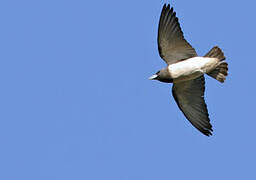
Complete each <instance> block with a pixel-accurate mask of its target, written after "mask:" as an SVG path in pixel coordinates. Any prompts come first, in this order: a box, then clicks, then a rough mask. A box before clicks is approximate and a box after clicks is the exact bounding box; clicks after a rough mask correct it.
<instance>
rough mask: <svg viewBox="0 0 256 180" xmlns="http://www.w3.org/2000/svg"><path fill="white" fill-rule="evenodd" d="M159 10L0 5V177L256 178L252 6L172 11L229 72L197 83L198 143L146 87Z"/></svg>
mask: <svg viewBox="0 0 256 180" xmlns="http://www.w3.org/2000/svg"><path fill="white" fill-rule="evenodd" d="M165 2H167V1H162V0H152V1H146V0H141V1H135V0H130V1H118V0H108V1H101V0H99V1H82V0H80V1H78V0H74V1H65V0H63V1H49V0H45V1H32V0H31V1H28V0H24V1H15V0H11V1H1V2H0V23H1V28H0V49H1V51H0V52H1V53H0V59H1V61H0V82H1V88H0V109H1V110H0V111H1V113H0V144H1V148H0V171H1V173H0V179H5V180H9V179H10V180H16V179H17V180H21V179H24V180H30V179H31V180H34V179H37V180H45V179H48V180H51V179H54V180H55V179H61V180H66V179H67V180H68V179H76V180H80V179H81V180H84V179H86V180H142V179H147V180H156V179H158V180H160V179H161V180H167V179H168V180H169V179H208V180H211V179H214V180H215V179H233V180H236V179H239V180H240V179H255V178H256V174H255V166H256V163H255V162H256V156H255V152H256V141H255V132H254V131H255V126H256V121H255V115H254V112H255V91H256V85H255V83H254V82H255V66H256V60H255V56H254V52H255V31H256V25H255V15H256V14H255V8H254V7H255V5H256V3H255V2H253V1H249V0H244V1H232V3H230V1H222V0H215V1H214V2H210V1H205V0H197V1H187V0H179V1H178V0H175V1H171V2H170V3H171V5H172V6H174V8H175V11H177V16H178V17H179V19H180V23H181V27H182V29H183V32H184V35H185V37H186V39H187V40H188V41H189V42H190V43H191V44H192V45H193V47H194V48H195V49H196V50H197V52H198V54H199V55H204V54H205V53H206V52H207V51H208V50H210V49H211V48H212V47H213V46H214V45H218V46H219V47H221V48H222V49H223V51H224V53H225V55H226V57H227V62H228V63H229V69H230V70H229V76H228V78H227V81H226V82H225V83H224V84H220V83H218V82H217V81H216V80H213V79H210V78H209V77H206V80H207V81H206V102H207V104H208V109H209V113H210V118H211V122H212V125H213V129H214V134H213V136H211V137H206V136H204V135H202V134H201V133H199V132H198V131H197V130H196V129H194V128H193V127H192V126H191V125H190V123H189V122H188V121H187V120H186V119H185V117H184V116H183V114H182V113H181V112H180V111H179V109H178V107H177V105H176V103H175V101H174V99H173V97H172V95H171V85H170V84H164V83H160V82H156V81H149V80H148V77H149V76H150V75H152V74H153V73H155V72H156V71H158V70H159V69H161V68H162V67H164V66H165V64H164V62H163V61H162V60H161V59H160V57H159V55H158V51H157V42H156V40H157V39H156V35H157V25H158V20H159V16H160V12H161V9H162V6H163V4H164V3H165Z"/></svg>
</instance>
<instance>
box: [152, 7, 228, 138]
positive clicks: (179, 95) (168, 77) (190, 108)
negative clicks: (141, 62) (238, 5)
mask: <svg viewBox="0 0 256 180" xmlns="http://www.w3.org/2000/svg"><path fill="white" fill-rule="evenodd" d="M157 43H158V52H159V55H160V57H161V58H162V59H163V60H164V61H165V62H166V64H167V66H166V67H165V68H163V69H161V70H160V71H158V72H157V73H155V74H154V75H152V76H151V77H150V78H149V79H150V80H158V81H160V82H164V83H173V86H172V95H173V97H174V100H175V101H176V103H177V105H178V107H179V109H180V110H181V111H182V113H183V114H184V116H185V117H186V118H187V119H188V120H189V122H190V123H191V124H192V125H193V126H194V127H195V128H196V129H197V130H199V131H200V132H201V133H203V134H204V135H206V136H210V135H212V132H213V129H212V125H211V123H210V118H209V113H208V109H207V105H206V103H205V99H204V93H205V77H204V75H205V74H206V75H208V76H210V77H212V78H214V79H216V80H217V81H219V82H221V83H223V82H224V81H225V80H226V76H227V75H228V63H227V62H226V61H225V59H226V57H225V56H224V53H223V52H222V50H221V49H220V48H219V47H218V46H214V47H213V48H212V49H211V50H210V51H209V52H208V53H206V54H205V55H204V56H198V55H197V53H196V51H195V49H194V48H193V47H192V46H191V45H190V44H189V43H188V42H187V41H186V39H185V38H184V35H183V32H182V30H181V27H180V23H179V19H178V18H177V17H176V12H175V11H174V10H173V7H172V8H170V4H168V5H166V4H164V5H163V8H162V12H161V15H160V20H159V25H158V37H157Z"/></svg>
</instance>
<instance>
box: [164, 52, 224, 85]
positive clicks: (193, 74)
mask: <svg viewBox="0 0 256 180" xmlns="http://www.w3.org/2000/svg"><path fill="white" fill-rule="evenodd" d="M218 63H219V60H218V59H217V58H209V57H199V56H197V57H192V58H189V59H187V60H184V61H180V62H178V63H175V64H170V65H168V66H167V67H166V68H167V69H168V71H169V73H170V76H171V77H172V79H173V83H178V82H182V81H188V80H192V79H196V78H198V77H199V76H201V75H203V74H205V73H208V72H210V71H212V70H213V69H215V68H216V67H217V66H218Z"/></svg>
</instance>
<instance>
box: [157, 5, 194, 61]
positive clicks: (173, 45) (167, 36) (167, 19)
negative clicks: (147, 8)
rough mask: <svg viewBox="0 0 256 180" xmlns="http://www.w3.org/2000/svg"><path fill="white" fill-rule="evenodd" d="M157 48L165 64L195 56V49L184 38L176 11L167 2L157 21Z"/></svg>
mask: <svg viewBox="0 0 256 180" xmlns="http://www.w3.org/2000/svg"><path fill="white" fill-rule="evenodd" d="M158 50H159V54H160V56H161V58H163V59H164V61H165V62H166V63H167V64H173V63H176V62H178V61H180V60H184V59H188V58H191V57H194V56H197V54H196V51H195V49H194V48H193V47H192V46H191V45H190V44H189V43H188V42H187V41H186V40H185V39H184V36H183V32H182V30H181V28H180V24H179V21H178V18H177V17H176V13H175V12H174V11H173V8H171V9H170V5H169V4H168V6H166V4H165V5H164V6H163V9H162V13H161V17H160V21H159V26H158Z"/></svg>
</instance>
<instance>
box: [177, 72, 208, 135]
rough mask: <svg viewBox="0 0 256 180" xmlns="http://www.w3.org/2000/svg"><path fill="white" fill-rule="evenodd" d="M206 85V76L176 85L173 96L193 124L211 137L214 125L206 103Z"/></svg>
mask: <svg viewBox="0 0 256 180" xmlns="http://www.w3.org/2000/svg"><path fill="white" fill-rule="evenodd" d="M204 85H205V80H204V76H200V77H198V78H197V79H194V80H190V81H185V82H180V83H174V84H173V87H172V94H173V97H174V99H175V101H176V103H177V104H178V106H179V108H180V110H181V111H182V112H183V114H184V115H185V116H186V118H187V119H188V120H189V121H190V122H191V124H192V125H193V126H194V127H196V128H197V129H198V130H199V131H200V132H202V133H203V134H204V135H206V136H209V135H212V133H211V131H212V125H211V124H210V119H209V114H208V110H207V106H206V104H205V101H204V90H205V86H204Z"/></svg>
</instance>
